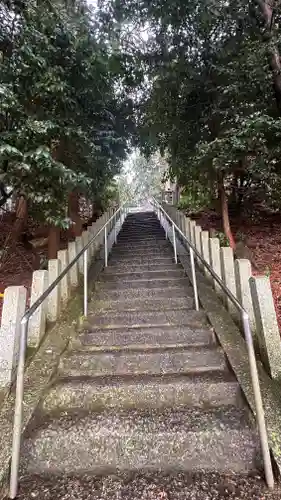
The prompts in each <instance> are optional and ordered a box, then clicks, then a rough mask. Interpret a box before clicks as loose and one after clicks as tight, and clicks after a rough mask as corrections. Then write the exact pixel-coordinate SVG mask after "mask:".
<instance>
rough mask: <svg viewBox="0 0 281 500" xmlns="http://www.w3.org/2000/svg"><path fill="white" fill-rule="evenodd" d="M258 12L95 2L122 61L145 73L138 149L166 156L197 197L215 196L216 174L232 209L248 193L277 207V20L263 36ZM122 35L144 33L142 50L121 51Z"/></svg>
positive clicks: (249, 6)
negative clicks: (199, 192)
mask: <svg viewBox="0 0 281 500" xmlns="http://www.w3.org/2000/svg"><path fill="white" fill-rule="evenodd" d="M262 4H263V1H262V0H261V2H255V1H254V2H250V3H249V2H248V1H246V0H230V1H229V2H223V1H216V2H215V1H213V0H195V1H194V0H192V1H191V0H174V1H170V2H166V1H164V0H152V1H148V0H142V1H137V0H127V1H126V2H123V1H121V2H120V1H119V0H105V1H101V5H102V16H101V17H102V18H103V19H104V18H106V19H107V22H109V29H110V30H111V32H112V31H115V36H116V37H117V38H118V40H119V46H120V47H121V52H122V55H123V57H125V56H126V55H127V56H128V60H129V61H130V65H132V64H133V62H134V61H135V64H136V65H137V66H138V67H140V68H142V70H143V73H144V74H145V78H144V79H143V80H142V82H141V84H139V85H138V94H137V98H138V102H139V106H138V125H139V135H140V143H141V144H142V147H143V148H144V149H145V150H146V151H151V150H155V149H158V148H160V150H161V151H165V152H166V154H167V158H168V161H169V167H170V175H171V176H172V177H177V179H178V182H179V184H180V185H182V186H191V187H192V189H193V190H195V191H196V185H197V184H198V183H199V184H200V185H201V186H203V187H204V188H205V189H208V190H209V191H211V192H212V193H213V195H214V197H215V195H216V191H217V182H218V179H219V178H221V177H222V176H223V178H224V179H225V185H226V188H227V192H228V194H231V193H232V195H233V197H234V198H235V201H236V202H237V203H239V202H241V200H243V199H244V198H245V197H246V196H252V195H253V193H254V192H257V193H258V196H260V193H261V192H264V193H266V194H267V195H269V196H270V199H274V200H275V201H277V196H276V194H277V193H278V189H279V187H278V188H277V185H278V182H276V178H280V173H281V147H280V144H281V141H280V134H281V119H280V102H281V83H280V88H279V87H278V85H277V83H278V81H277V80H278V74H280V71H279V73H278V72H276V71H275V72H272V68H271V66H270V64H269V61H272V54H273V53H275V52H274V51H276V50H277V52H278V48H279V46H280V34H279V28H278V26H279V25H280V20H281V14H280V8H279V7H276V8H275V9H274V16H273V17H272V19H271V22H270V32H269V27H268V23H266V22H265V19H264V17H263V10H262V9H261V5H262ZM109 13H110V15H111V17H110V21H109ZM129 30H131V31H134V36H135V38H137V35H138V37H139V38H140V39H142V37H143V33H145V41H146V43H145V44H144V45H143V44H142V43H140V42H139V43H136V42H135V41H134V39H132V41H131V43H130V44H128V39H127V36H126V33H128V31H129ZM111 36H112V35H111ZM143 39H144V37H143ZM278 57H279V56H278ZM132 73H133V72H132ZM273 81H274V82H275V87H274V86H273ZM134 82H135V84H136V79H135V80H134ZM133 88H134V91H135V88H136V87H135V86H134V87H133ZM233 181H235V182H236V184H235V183H234V182H233ZM279 206H280V203H279Z"/></svg>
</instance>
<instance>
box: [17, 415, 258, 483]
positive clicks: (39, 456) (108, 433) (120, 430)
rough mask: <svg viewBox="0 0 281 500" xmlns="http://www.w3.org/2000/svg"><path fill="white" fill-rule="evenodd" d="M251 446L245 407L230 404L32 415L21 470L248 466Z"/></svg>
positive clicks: (253, 460) (243, 469) (252, 462)
mask: <svg viewBox="0 0 281 500" xmlns="http://www.w3.org/2000/svg"><path fill="white" fill-rule="evenodd" d="M258 457H259V446H258V444H257V436H256V433H255V432H254V431H253V430H252V428H251V426H250V424H249V422H248V418H247V414H246V412H244V411H243V410H240V409H236V408H233V407H223V408H221V409H212V410H206V411H202V409H195V408H192V409H186V410H185V411H176V410H172V409H167V410H163V411H161V412H159V411H157V410H151V409H150V410H148V411H142V412H141V411H138V410H135V411H134V410H131V411H124V412H122V411H119V412H116V410H115V409H113V410H112V411H106V412H101V413H98V414H95V413H92V414H91V413H90V414H89V413H86V412H77V413H75V412H73V413H71V412H67V413H66V414H65V413H64V414H61V415H60V417H59V418H55V417H54V418H53V419H51V418H50V419H49V420H45V421H44V423H43V425H41V426H40V419H39V421H38V422H36V420H34V422H33V428H32V427H31V426H30V428H29V433H28V435H27V438H26V439H25V441H24V442H23V446H22V458H21V463H22V473H23V474H26V473H37V474H40V473H53V472H56V473H57V474H60V473H76V472H77V473H78V472H81V471H84V472H85V471H88V472H90V471H91V472H92V473H101V472H104V473H105V472H109V471H112V472H114V471H127V472H129V471H141V472H145V471H148V470H150V471H156V470H157V471H162V472H169V471H171V470H172V471H173V472H174V473H176V472H177V471H190V472H196V471H202V470H205V471H220V472H230V471H232V472H237V473H238V472H240V473H244V474H245V473H247V472H248V471H252V470H256V467H257V465H260V464H259V463H257V460H258Z"/></svg>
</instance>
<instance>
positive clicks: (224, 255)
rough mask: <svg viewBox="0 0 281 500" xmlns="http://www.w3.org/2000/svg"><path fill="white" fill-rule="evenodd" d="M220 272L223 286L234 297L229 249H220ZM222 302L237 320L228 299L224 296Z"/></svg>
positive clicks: (233, 281) (233, 280) (234, 287)
mask: <svg viewBox="0 0 281 500" xmlns="http://www.w3.org/2000/svg"><path fill="white" fill-rule="evenodd" d="M221 271H222V280H223V282H224V284H225V286H226V287H227V288H228V289H229V290H230V291H231V292H232V293H233V295H234V297H236V282H235V272H234V257H233V250H232V248H230V247H222V248H221ZM224 302H225V304H226V305H227V309H228V310H229V312H230V314H231V315H232V316H233V317H234V318H238V316H239V314H238V313H237V309H236V307H235V306H234V305H233V303H232V302H231V300H230V299H228V298H227V297H226V296H225V294H224Z"/></svg>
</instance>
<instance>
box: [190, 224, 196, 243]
mask: <svg viewBox="0 0 281 500" xmlns="http://www.w3.org/2000/svg"><path fill="white" fill-rule="evenodd" d="M195 226H196V222H195V220H190V240H191V243H192V244H193V246H195V236H194V228H195Z"/></svg>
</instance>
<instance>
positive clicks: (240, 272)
mask: <svg viewBox="0 0 281 500" xmlns="http://www.w3.org/2000/svg"><path fill="white" fill-rule="evenodd" d="M251 276H252V269H251V262H250V261H249V260H248V259H236V260H235V278H236V288H237V299H238V300H239V302H240V304H241V306H242V307H243V309H245V311H246V313H248V315H249V320H250V327H251V331H252V333H253V334H255V331H256V322H255V315H254V308H253V301H252V295H251V290H250V282H249V280H250V278H251Z"/></svg>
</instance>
